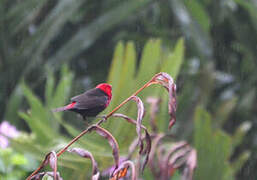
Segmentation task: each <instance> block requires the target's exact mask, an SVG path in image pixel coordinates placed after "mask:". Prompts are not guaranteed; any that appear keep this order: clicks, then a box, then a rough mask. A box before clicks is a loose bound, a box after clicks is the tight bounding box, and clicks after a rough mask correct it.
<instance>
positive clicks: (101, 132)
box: [89, 125, 119, 169]
mask: <svg viewBox="0 0 257 180" xmlns="http://www.w3.org/2000/svg"><path fill="white" fill-rule="evenodd" d="M89 130H90V131H92V130H95V131H96V132H97V133H98V134H99V135H100V136H103V137H104V138H105V139H107V140H108V142H109V144H110V146H111V148H112V155H113V158H114V161H115V169H116V168H118V166H119V145H118V143H117V141H116V139H115V138H114V137H113V136H112V134H111V133H110V132H109V131H107V130H106V129H104V128H102V127H100V126H97V125H92V126H91V127H90V129H89Z"/></svg>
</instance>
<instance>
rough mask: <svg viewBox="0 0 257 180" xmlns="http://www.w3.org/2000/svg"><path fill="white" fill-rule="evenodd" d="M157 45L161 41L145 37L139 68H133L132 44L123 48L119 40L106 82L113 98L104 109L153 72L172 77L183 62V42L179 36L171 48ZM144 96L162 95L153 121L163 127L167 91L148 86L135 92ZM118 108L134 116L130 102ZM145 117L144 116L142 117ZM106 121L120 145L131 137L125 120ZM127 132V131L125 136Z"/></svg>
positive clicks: (116, 103)
mask: <svg viewBox="0 0 257 180" xmlns="http://www.w3.org/2000/svg"><path fill="white" fill-rule="evenodd" d="M161 46H162V44H161V41H160V40H159V39H151V40H149V41H148V42H147V43H146V45H145V47H144V50H143V54H142V58H141V59H140V64H139V67H138V68H137V69H136V66H135V61H136V59H135V58H136V56H135V54H136V53H135V48H134V45H133V43H131V42H128V43H127V45H126V48H125V49H124V45H123V43H122V42H120V43H119V44H118V45H117V47H116V50H115V52H114V58H113V61H112V65H111V69H110V75H109V79H108V82H109V83H111V84H112V85H113V87H114V92H113V94H114V96H113V100H112V102H111V104H110V106H109V107H108V108H107V109H108V110H111V109H113V108H114V107H115V106H117V105H118V104H119V103H121V101H122V99H123V100H125V98H127V97H129V96H130V95H131V94H132V93H134V92H135V91H136V90H137V89H138V88H140V87H141V86H142V85H144V83H146V82H147V81H149V80H150V79H151V78H152V76H153V75H154V74H156V73H158V72H160V71H164V72H167V73H169V74H171V75H172V77H174V78H176V76H177V74H178V72H179V69H180V67H181V64H182V62H183V57H184V41H183V39H179V40H178V42H177V43H176V45H175V48H174V50H173V51H168V50H167V51H165V50H164V49H163V48H162V47H161ZM122 53H123V55H122ZM129 57H130V58H129ZM119 69H121V70H119ZM160 89H161V90H160ZM148 96H157V97H158V96H160V97H161V98H162V100H163V102H162V104H161V110H160V111H161V113H160V114H161V115H160V118H159V119H158V120H157V122H158V126H159V127H163V130H164V129H165V130H167V126H168V116H169V115H168V108H167V107H168V105H167V103H168V100H167V99H168V96H167V93H166V92H165V90H163V89H162V88H155V87H149V88H147V89H146V90H144V91H143V92H142V93H140V94H139V97H141V98H142V99H143V101H145V98H146V97H148ZM121 111H122V112H126V114H128V115H131V116H135V112H136V108H135V106H134V104H133V105H132V104H129V105H126V107H125V108H124V109H123V110H121ZM147 115H149V114H147ZM146 119H148V118H147V117H146ZM106 124H107V125H106V126H107V127H108V129H109V128H110V129H111V132H113V134H114V135H115V136H119V139H118V140H120V141H121V143H122V146H121V147H122V148H124V147H125V148H126V145H128V144H127V142H128V141H129V140H132V138H133V135H132V134H134V133H135V131H134V130H133V126H128V125H127V123H126V122H122V121H119V122H116V120H115V119H113V120H110V121H108V122H107V123H106ZM145 124H146V125H149V122H145ZM164 127H165V128H164ZM128 134H130V135H129V137H128Z"/></svg>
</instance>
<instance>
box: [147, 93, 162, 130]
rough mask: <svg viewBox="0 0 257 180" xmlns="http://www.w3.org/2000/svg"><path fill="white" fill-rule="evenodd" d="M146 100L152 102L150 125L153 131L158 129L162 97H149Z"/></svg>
mask: <svg viewBox="0 0 257 180" xmlns="http://www.w3.org/2000/svg"><path fill="white" fill-rule="evenodd" d="M146 102H147V103H149V104H150V125H151V128H152V130H153V132H156V131H157V125H156V115H157V113H158V112H159V105H160V102H161V99H160V98H156V97H148V98H147V99H146Z"/></svg>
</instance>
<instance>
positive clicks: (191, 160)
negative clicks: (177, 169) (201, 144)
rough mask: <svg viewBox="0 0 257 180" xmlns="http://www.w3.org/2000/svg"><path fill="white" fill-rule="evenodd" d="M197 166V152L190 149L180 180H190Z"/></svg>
mask: <svg viewBox="0 0 257 180" xmlns="http://www.w3.org/2000/svg"><path fill="white" fill-rule="evenodd" d="M196 166H197V152H196V150H195V149H192V150H191V151H190V153H189V155H188V158H187V161H186V166H185V168H184V171H183V174H182V179H183V180H192V179H193V173H194V170H195V168H196Z"/></svg>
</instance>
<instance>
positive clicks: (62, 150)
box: [26, 73, 159, 180]
mask: <svg viewBox="0 0 257 180" xmlns="http://www.w3.org/2000/svg"><path fill="white" fill-rule="evenodd" d="M158 75H159V73H158V74H156V75H155V76H154V77H153V78H152V79H151V80H150V81H148V82H147V83H145V84H144V85H143V86H142V87H141V88H139V89H138V90H137V91H136V92H134V93H133V94H132V95H131V96H129V97H128V98H127V99H125V100H124V101H123V102H122V103H120V105H118V106H117V107H116V108H114V109H113V110H112V111H111V112H109V113H108V114H107V115H106V117H105V118H104V119H101V120H100V121H98V122H97V123H96V124H97V125H98V126H100V124H102V123H103V122H105V121H106V120H107V119H108V118H109V117H110V116H112V115H113V113H115V112H116V111H117V110H119V109H120V108H121V107H122V106H123V105H124V104H126V103H127V102H128V101H129V100H130V99H131V98H132V97H133V96H136V95H137V94H138V93H140V92H141V91H142V90H143V89H145V88H146V87H148V86H150V85H151V84H154V83H155V82H154V79H155V77H156V76H158ZM89 129H90V127H88V128H87V129H85V130H84V131H82V132H81V133H80V134H79V135H78V136H76V137H75V138H74V139H72V140H71V141H70V142H69V144H68V145H66V146H65V147H64V148H63V149H61V150H60V151H59V152H58V153H57V157H59V156H61V155H62V154H63V153H64V152H65V151H66V150H67V149H68V148H69V147H70V146H71V145H72V144H73V143H75V142H76V141H77V140H78V139H79V138H81V137H82V136H83V135H85V134H86V133H87V132H88V131H89ZM44 166H45V165H43V164H41V165H40V166H39V167H38V168H37V169H36V170H35V171H34V172H33V173H32V174H31V175H30V176H29V177H28V178H27V179H26V180H31V178H32V176H34V175H36V174H37V173H38V172H39V171H40V170H41V169H42V168H43V167H44Z"/></svg>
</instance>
